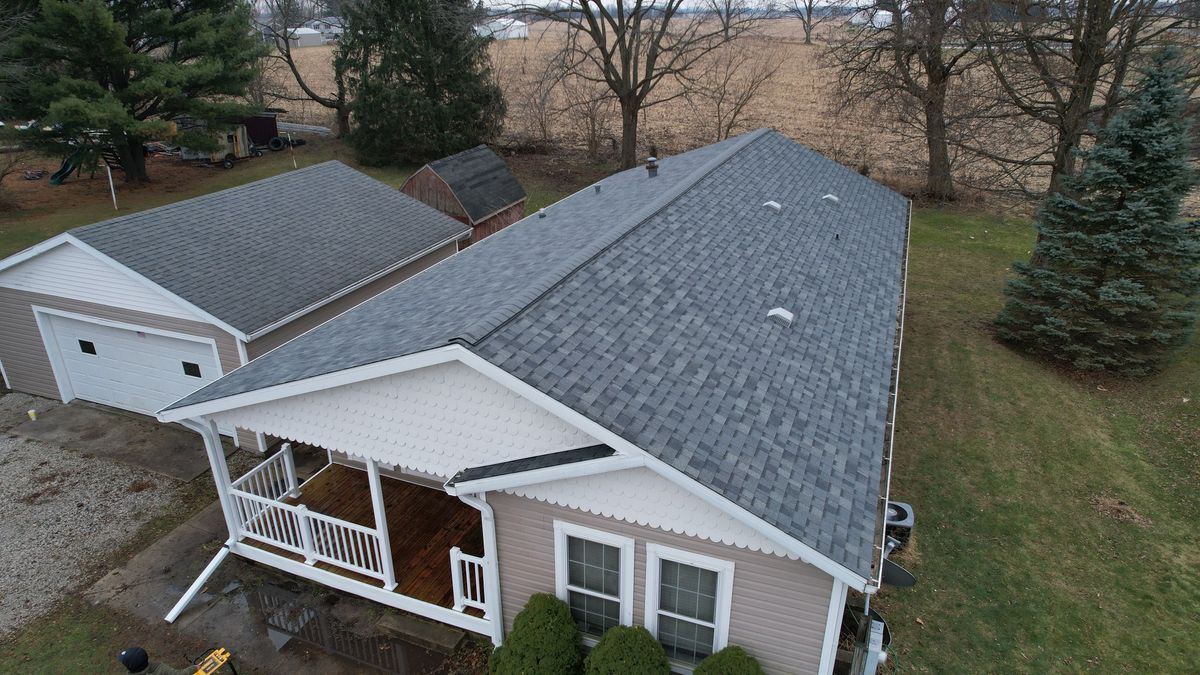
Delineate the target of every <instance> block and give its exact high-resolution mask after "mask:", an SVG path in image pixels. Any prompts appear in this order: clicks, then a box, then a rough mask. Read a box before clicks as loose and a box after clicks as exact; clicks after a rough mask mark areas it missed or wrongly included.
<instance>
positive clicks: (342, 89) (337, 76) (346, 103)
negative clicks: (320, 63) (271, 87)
mask: <svg viewBox="0 0 1200 675" xmlns="http://www.w3.org/2000/svg"><path fill="white" fill-rule="evenodd" d="M260 4H261V6H262V7H263V8H264V9H265V10H266V12H265V14H264V15H261V16H260V17H259V18H258V19H257V20H256V23H257V25H258V29H259V30H260V31H261V32H262V35H263V37H264V38H265V39H268V40H270V41H272V42H274V43H275V52H274V53H273V54H271V55H270V56H269V57H268V58H272V59H276V60H277V61H280V62H282V63H283V64H285V65H286V66H287V68H288V70H290V71H291V74H292V77H293V78H295V80H296V85H297V86H299V87H300V91H301V92H303V94H304V96H303V97H297V96H296V95H295V94H290V93H286V92H275V95H276V97H277V98H279V99H282V100H288V101H313V102H315V103H316V104H317V105H320V106H323V107H325V108H329V109H331V110H333V111H334V114H335V117H336V120H337V121H336V127H335V130H334V131H335V133H336V134H337V137H338V138H342V137H344V136H345V135H346V134H347V133H349V131H350V108H351V101H350V99H349V90H348V86H347V82H346V62H345V59H343V58H342V55H341V48H340V45H335V46H334V54H333V71H334V72H333V81H334V90H333V91H331V92H320V91H317V89H316V88H315V87H313V86H311V85H310V84H309V83H308V82H307V81H306V80H305V78H304V73H303V72H301V70H300V68H299V67H298V66H297V65H296V59H295V56H294V55H293V54H292V42H293V41H294V39H295V35H296V30H297V29H298V28H300V27H302V26H303V25H304V24H305V23H308V22H309V21H312V20H313V19H315V18H317V17H321V16H327V15H328V14H329V13H330V8H329V7H328V6H327V5H326V3H325V2H323V1H321V0H261V3H260Z"/></svg>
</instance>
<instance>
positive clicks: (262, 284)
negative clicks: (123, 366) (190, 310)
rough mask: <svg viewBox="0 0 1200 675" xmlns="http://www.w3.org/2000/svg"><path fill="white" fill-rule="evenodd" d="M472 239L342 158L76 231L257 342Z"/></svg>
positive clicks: (457, 225)
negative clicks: (425, 256)
mask: <svg viewBox="0 0 1200 675" xmlns="http://www.w3.org/2000/svg"><path fill="white" fill-rule="evenodd" d="M469 233H470V228H469V227H467V226H466V225H464V224H462V223H460V222H458V221H457V220H455V219H453V218H451V217H449V216H447V215H446V214H444V213H442V212H440V211H438V210H437V209H434V208H432V207H430V206H427V205H425V204H423V203H421V202H420V201H417V200H416V199H413V198H412V197H409V196H408V195H406V194H404V193H402V192H400V191H399V190H397V189H395V188H393V187H391V186H389V185H387V184H385V183H381V182H379V181H377V180H375V179H374V178H371V177H370V176H368V175H366V174H364V173H362V172H359V171H355V170H354V169H352V168H350V167H348V166H346V165H345V164H342V163H341V162H337V161H330V162H323V163H321V164H317V165H314V166H310V167H306V168H303V169H300V170H297V171H290V172H288V173H284V174H280V175H278V176H274V177H272V178H267V179H264V180H260V181H255V182H253V183H247V184H246V185H241V186H238V187H235V188H230V189H228V190H222V191H220V192H214V193H212V194H208V195H204V196H201V197H195V198H193V199H187V200H184V201H181V202H175V203H173V204H168V205H166V206H161V207H158V208H155V209H150V210H148V211H141V212H139V213H134V214H130V215H127V216H121V217H119V218H113V219H112V220H105V221H102V222H99V223H93V224H91V225H85V226H83V227H79V228H76V229H74V230H72V231H71V234H72V235H74V236H75V237H76V238H77V239H79V240H81V241H83V242H84V243H85V244H88V245H89V246H92V247H93V248H95V249H96V250H98V251H100V252H101V253H103V254H104V255H107V256H109V257H111V258H113V259H114V260H116V261H117V262H119V263H121V264H122V265H125V266H126V267H128V268H130V269H132V270H134V271H135V272H137V273H138V274H141V275H142V276H144V277H146V278H147V279H149V280H150V281H152V282H154V283H156V284H158V285H159V286H162V287H163V288H165V289H167V290H168V291H170V292H172V293H174V294H175V295H177V296H179V297H181V298H183V299H184V300H186V301H188V302H190V303H192V304H194V305H196V306H197V307H199V308H200V309H202V310H204V311H205V312H208V313H209V314H211V315H213V316H215V317H216V318H217V319H219V320H221V321H224V322H226V323H227V324H229V325H230V326H233V327H234V328H236V329H238V330H240V331H242V332H243V333H245V334H247V335H251V336H253V335H254V333H255V332H257V331H261V330H263V329H264V328H267V327H270V326H272V325H274V324H276V323H278V322H280V321H282V320H284V319H285V318H288V317H290V316H292V315H294V314H296V313H297V312H302V311H303V310H305V309H307V308H310V307H312V306H314V305H317V304H319V303H321V302H322V301H324V300H327V299H329V298H331V297H336V296H337V295H339V294H341V292H343V291H344V290H345V289H348V288H352V287H354V286H355V285H357V284H359V283H361V282H362V281H364V280H366V279H369V278H371V277H373V276H376V275H378V274H380V273H382V272H384V271H386V270H388V269H390V268H393V267H395V266H397V265H398V264H400V263H402V262H404V261H406V260H409V259H412V258H414V257H415V256H419V255H420V254H422V253H424V252H425V251H427V250H429V249H430V248H432V247H435V246H437V245H439V244H442V243H447V242H449V241H453V240H455V239H458V238H462V237H464V236H466V235H467V234H469Z"/></svg>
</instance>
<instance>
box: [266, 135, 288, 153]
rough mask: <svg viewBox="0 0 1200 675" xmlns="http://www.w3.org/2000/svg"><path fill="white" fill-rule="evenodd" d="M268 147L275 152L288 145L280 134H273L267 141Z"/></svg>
mask: <svg viewBox="0 0 1200 675" xmlns="http://www.w3.org/2000/svg"><path fill="white" fill-rule="evenodd" d="M267 147H268V148H270V149H271V150H273V151H275V152H279V151H280V150H282V149H284V148H286V147H287V141H285V140H283V139H282V138H280V137H278V136H272V137H271V140H269V141H267Z"/></svg>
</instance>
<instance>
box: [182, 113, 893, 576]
mask: <svg viewBox="0 0 1200 675" xmlns="http://www.w3.org/2000/svg"><path fill="white" fill-rule="evenodd" d="M907 229H908V202H907V200H906V199H905V198H904V197H902V196H901V195H899V194H897V193H895V192H893V191H891V190H889V189H887V188H885V187H883V186H882V185H879V184H878V183H876V182H874V181H872V180H870V179H868V178H864V177H863V176H861V175H859V174H857V173H856V172H854V171H851V170H849V169H847V168H845V167H843V166H841V165H839V164H837V163H836V162H834V161H832V160H829V159H827V158H825V157H822V156H821V155H820V154H818V153H816V152H814V151H812V150H810V149H808V148H805V147H803V146H801V145H799V144H797V143H794V142H792V141H790V140H788V139H787V138H785V137H783V136H781V135H779V134H777V133H774V132H769V131H765V130H760V131H757V132H754V133H750V134H746V135H744V136H740V137H738V138H735V139H731V140H728V141H724V142H722V143H717V144H715V145H710V146H708V147H705V148H701V149H698V150H693V151H692V152H688V153H684V154H681V155H676V156H674V157H668V158H667V159H664V160H662V161H661V162H660V168H659V169H658V171H657V174H656V175H654V176H651V175H649V174H648V173H647V171H646V169H645V168H636V169H631V170H628V171H624V172H621V173H618V174H616V175H613V176H610V177H608V178H605V179H604V180H602V181H600V183H599V184H598V185H597V186H596V187H595V188H594V189H588V190H582V191H580V192H577V193H575V194H574V195H572V196H570V197H568V198H566V199H564V200H562V201H560V202H558V203H556V204H554V205H552V206H550V207H547V208H546V210H545V212H544V213H543V214H540V215H534V216H531V217H529V218H526V219H524V220H522V221H521V222H519V223H517V224H515V225H513V226H511V227H509V228H507V229H505V230H503V231H501V232H500V233H498V234H496V235H493V236H491V237H488V238H487V239H485V240H483V241H482V242H480V243H478V244H476V245H474V246H471V247H470V248H468V249H466V250H465V251H463V252H462V253H460V254H458V255H456V256H455V257H454V258H452V259H450V260H448V261H446V262H445V263H444V264H441V265H438V266H437V267H435V268H434V269H432V270H430V271H429V272H427V273H425V274H422V275H420V276H418V277H415V278H413V279H410V280H409V281H406V282H404V283H402V284H400V285H398V286H397V287H395V288H393V289H391V290H389V291H386V292H384V293H382V294H380V295H379V296H377V297H375V298H373V299H371V300H369V301H367V302H365V303H363V304H362V305H360V306H359V307H357V308H355V309H353V310H351V311H349V312H347V313H346V314H344V315H342V316H341V317H339V318H337V319H334V320H332V321H330V322H329V323H326V324H324V325H322V326H320V327H318V328H316V329H314V330H313V331H311V332H310V333H308V334H306V335H304V336H301V337H299V338H297V339H295V340H292V341H291V342H289V343H287V344H285V345H283V346H282V347H279V348H278V349H276V350H275V351H273V352H271V353H270V354H267V355H265V356H263V357H260V358H259V359H256V360H255V361H252V362H251V363H250V364H249V365H247V366H244V367H242V368H241V369H239V370H237V371H235V372H233V373H231V374H229V375H226V376H225V377H224V378H222V379H220V380H218V381H217V382H215V383H213V384H210V385H208V386H206V387H204V388H203V389H200V390H199V391H196V392H194V393H192V394H191V395H189V396H188V397H186V398H185V399H183V400H181V401H178V402H176V403H174V404H172V405H171V406H170V407H169V408H168V409H172V408H180V407H185V406H189V405H194V404H199V403H202V402H205V401H212V400H214V399H218V398H222V397H229V396H234V395H238V394H242V393H245V392H250V391H254V390H259V389H264V388H267V387H272V386H274V385H280V384H283V383H289V382H295V381H298V380H301V379H305V378H312V377H316V376H318V375H323V374H328V373H333V372H338V371H343V370H346V369H350V368H355V367H358V366H363V365H366V364H371V363H375V362H381V361H384V360H387V359H393V358H397V357H401V356H404V355H407V354H412V353H415V352H418V351H422V350H429V349H434V348H437V347H440V346H443V345H446V344H448V343H456V344H459V345H462V346H463V347H465V348H466V349H468V350H470V351H472V352H474V353H475V354H476V355H478V356H480V357H482V358H484V359H486V360H487V361H488V362H490V363H491V364H493V365H495V366H497V367H499V368H501V369H503V370H504V371H506V372H507V373H509V374H511V375H513V376H515V377H516V378H518V379H520V380H522V381H523V382H525V383H526V384H528V385H529V386H531V387H534V388H535V389H537V390H539V391H541V392H543V393H544V394H546V395H547V396H549V397H551V398H552V399H554V400H556V401H558V402H560V403H562V404H564V405H566V406H567V407H569V408H571V409H572V410H574V411H576V412H578V413H579V414H581V415H583V416H584V417H586V418H588V419H590V420H592V421H594V422H596V423H598V424H600V425H602V426H603V427H605V428H606V429H607V430H609V431H610V432H612V433H614V434H615V435H617V436H619V437H620V438H622V439H624V440H626V441H628V442H630V443H632V444H633V445H635V446H637V447H638V448H641V449H643V450H645V451H646V452H647V453H649V454H650V455H652V456H653V457H655V458H657V459H659V460H661V461H663V462H665V463H666V464H668V465H670V466H672V467H674V468H675V469H676V470H678V471H680V472H682V473H683V474H684V475H686V476H688V477H689V478H691V479H692V480H694V481H696V482H697V483H699V484H701V485H704V486H706V487H708V488H709V489H711V490H713V491H714V492H716V493H717V494H719V495H721V496H722V497H724V498H725V499H727V500H729V501H730V502H733V503H734V504H736V505H738V506H740V507H741V508H743V509H745V510H746V511H748V512H750V513H752V514H753V515H755V516H757V517H758V518H760V519H762V520H763V521H765V522H767V523H768V524H770V525H772V526H774V527H776V528H778V529H779V530H781V531H783V532H785V533H786V534H788V535H789V536H791V537H794V538H795V539H796V540H798V541H800V542H802V543H804V544H805V545H807V546H809V547H811V548H812V549H813V550H816V551H818V552H820V553H821V554H822V555H824V556H826V557H827V558H828V559H830V560H832V561H834V562H835V563H837V564H838V565H840V566H842V567H844V568H845V569H848V570H850V571H852V572H853V573H855V574H857V575H860V576H861V577H862V578H864V579H866V578H868V577H869V575H870V573H871V570H872V564H873V560H874V550H873V542H874V541H875V539H874V537H875V534H876V525H877V523H878V516H879V511H878V505H879V499H880V495H881V484H880V483H881V479H882V476H883V473H882V471H883V468H882V464H883V457H884V453H885V450H886V448H887V438H888V419H889V417H888V413H889V409H890V408H889V403H890V391H891V387H892V385H893V383H894V382H893V377H894V375H895V370H894V368H895V367H896V365H897V361H896V358H897V354H896V352H895V348H896V340H897V336H898V319H899V317H900V312H901V310H902V306H903V305H902V302H903V295H902V292H903V291H902V289H903V274H904V262H905V254H906V247H907ZM775 308H783V309H785V310H787V311H788V312H789V313H791V315H792V320H791V321H790V322H780V321H778V320H776V319H774V318H772V317H771V316H769V314H770V313H771V312H772V310H774V309H775ZM785 323H786V324H787V325H784V324H785Z"/></svg>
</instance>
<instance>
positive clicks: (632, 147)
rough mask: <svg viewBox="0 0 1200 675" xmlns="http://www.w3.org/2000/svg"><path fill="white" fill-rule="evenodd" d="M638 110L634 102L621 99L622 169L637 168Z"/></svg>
mask: <svg viewBox="0 0 1200 675" xmlns="http://www.w3.org/2000/svg"><path fill="white" fill-rule="evenodd" d="M637 142H638V108H637V104H636V103H635V102H634V101H632V100H627V99H621V168H622V169H631V168H633V167H635V166H637V163H638V156H637Z"/></svg>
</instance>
